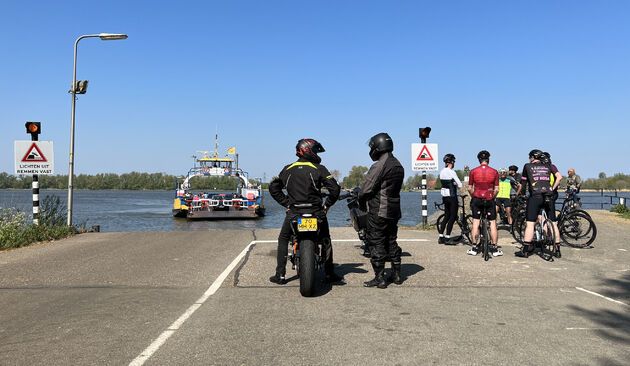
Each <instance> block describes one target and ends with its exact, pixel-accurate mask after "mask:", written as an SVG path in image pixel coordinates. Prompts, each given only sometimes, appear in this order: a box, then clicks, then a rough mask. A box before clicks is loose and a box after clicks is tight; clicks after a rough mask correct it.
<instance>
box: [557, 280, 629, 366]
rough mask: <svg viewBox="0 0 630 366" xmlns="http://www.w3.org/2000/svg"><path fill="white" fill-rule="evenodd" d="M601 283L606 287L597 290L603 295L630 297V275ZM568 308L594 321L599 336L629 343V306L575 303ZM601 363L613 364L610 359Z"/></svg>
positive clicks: (614, 297)
mask: <svg viewBox="0 0 630 366" xmlns="http://www.w3.org/2000/svg"><path fill="white" fill-rule="evenodd" d="M602 285H603V286H605V287H606V288H608V290H605V291H599V293H601V294H602V295H604V296H607V297H610V298H612V299H615V300H619V301H622V302H625V303H626V304H627V303H628V299H629V298H630V275H625V276H624V277H622V278H621V279H606V280H603V281H602ZM569 308H570V309H571V310H573V311H575V312H576V313H577V314H578V315H580V316H582V317H584V318H587V319H588V320H590V321H592V322H594V323H596V325H595V326H594V328H598V329H594V331H595V332H596V333H597V335H599V336H600V337H603V338H605V339H608V340H610V341H613V342H617V343H620V344H623V345H627V344H629V343H630V307H628V306H624V305H621V304H618V305H614V310H603V309H587V308H584V307H581V306H577V305H570V306H569ZM601 361H602V364H611V365H612V364H614V363H612V361H610V360H601Z"/></svg>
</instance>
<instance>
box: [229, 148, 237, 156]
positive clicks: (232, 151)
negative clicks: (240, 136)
mask: <svg viewBox="0 0 630 366" xmlns="http://www.w3.org/2000/svg"><path fill="white" fill-rule="evenodd" d="M228 154H236V147H231V148H229V149H228Z"/></svg>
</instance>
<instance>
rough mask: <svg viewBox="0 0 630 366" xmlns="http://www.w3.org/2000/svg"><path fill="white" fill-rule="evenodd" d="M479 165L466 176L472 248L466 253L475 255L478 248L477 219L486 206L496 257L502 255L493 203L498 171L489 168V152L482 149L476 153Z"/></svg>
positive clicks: (497, 186) (478, 219) (493, 251)
mask: <svg viewBox="0 0 630 366" xmlns="http://www.w3.org/2000/svg"><path fill="white" fill-rule="evenodd" d="M477 159H479V163H480V164H481V165H479V166H478V167H476V168H475V169H473V170H472V171H471V172H470V175H469V176H468V192H469V193H470V196H471V197H472V199H471V200H470V209H471V210H472V216H473V227H472V241H473V243H472V245H473V246H472V248H470V249H469V250H468V252H467V253H468V254H470V255H477V253H478V252H479V248H478V246H477V238H478V234H479V221H480V220H481V211H482V208H483V207H485V208H486V212H487V214H488V219H489V221H490V239H491V240H492V255H493V256H495V257H497V256H500V255H503V252H502V251H500V250H499V247H498V245H497V243H498V240H499V233H498V232H497V208H496V205H495V203H494V197H495V196H496V195H497V193H499V173H498V172H497V171H496V170H495V169H493V168H491V167H490V166H489V165H488V163H489V162H490V153H489V152H488V151H486V150H482V151H480V152H479V154H477Z"/></svg>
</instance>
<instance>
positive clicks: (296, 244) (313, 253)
mask: <svg viewBox="0 0 630 366" xmlns="http://www.w3.org/2000/svg"><path fill="white" fill-rule="evenodd" d="M312 209H313V205H311V204H297V205H295V210H296V211H297V214H296V216H295V217H294V218H293V219H292V220H291V230H292V236H291V241H290V242H289V244H290V245H291V246H292V248H291V250H290V251H289V255H288V257H289V258H288V259H289V260H290V261H291V263H292V268H293V269H294V270H296V271H297V275H298V277H299V279H300V294H302V296H305V297H310V296H313V295H314V294H315V275H316V273H317V270H318V269H320V268H322V267H323V266H324V263H326V260H327V259H328V258H329V257H330V252H331V248H332V247H331V245H330V243H324V241H325V240H328V238H320V226H321V224H322V222H323V220H322V219H321V218H318V217H316V216H315V214H313V213H312V212H309V211H313V210H312ZM326 244H327V245H326Z"/></svg>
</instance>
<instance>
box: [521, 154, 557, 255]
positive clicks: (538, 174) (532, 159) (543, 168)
mask: <svg viewBox="0 0 630 366" xmlns="http://www.w3.org/2000/svg"><path fill="white" fill-rule="evenodd" d="M544 157H545V156H544V154H543V152H542V151H540V150H537V149H534V150H532V151H530V152H529V163H527V164H525V166H524V167H523V173H522V178H521V179H522V184H523V186H525V185H528V186H529V198H528V199H527V209H526V220H527V226H526V227H525V234H524V235H523V247H522V248H521V250H520V251H518V252H516V253H514V254H515V255H516V256H517V257H524V258H527V257H528V256H529V255H530V254H531V253H532V252H533V251H534V245H533V244H532V239H533V238H534V225H535V223H536V220H538V214H539V213H540V209H541V208H544V209H545V212H546V213H547V218H548V219H549V220H551V222H552V223H553V227H554V231H555V232H556V236H557V237H559V236H560V234H559V232H558V225H557V223H556V210H555V208H554V207H551V195H552V194H553V190H554V189H555V188H556V187H557V186H558V183H559V182H558V181H557V180H556V181H555V182H554V183H553V185H552V184H551V183H550V182H551V175H552V170H551V167H550V166H549V164H545V163H543V162H542V160H543V159H544Z"/></svg>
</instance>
